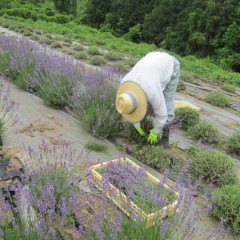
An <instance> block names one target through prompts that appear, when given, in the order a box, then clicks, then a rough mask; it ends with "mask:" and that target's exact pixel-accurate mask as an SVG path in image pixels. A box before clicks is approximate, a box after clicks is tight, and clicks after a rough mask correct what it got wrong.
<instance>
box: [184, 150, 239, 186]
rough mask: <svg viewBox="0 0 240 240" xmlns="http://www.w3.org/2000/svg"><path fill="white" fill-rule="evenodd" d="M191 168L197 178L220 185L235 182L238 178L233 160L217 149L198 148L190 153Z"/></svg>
mask: <svg viewBox="0 0 240 240" xmlns="http://www.w3.org/2000/svg"><path fill="white" fill-rule="evenodd" d="M190 158H191V161H190V166H189V169H190V171H191V172H192V173H193V175H194V176H195V177H197V178H203V179H204V180H206V181H207V182H210V183H214V184H216V185H218V186H222V185H225V184H230V183H233V182H234V181H235V179H236V173H235V169H234V163H233V161H232V160H231V159H230V158H228V157H227V156H226V155H224V154H223V153H221V152H218V151H216V150H212V151H210V150H200V149H199V150H198V151H195V152H193V153H190Z"/></svg>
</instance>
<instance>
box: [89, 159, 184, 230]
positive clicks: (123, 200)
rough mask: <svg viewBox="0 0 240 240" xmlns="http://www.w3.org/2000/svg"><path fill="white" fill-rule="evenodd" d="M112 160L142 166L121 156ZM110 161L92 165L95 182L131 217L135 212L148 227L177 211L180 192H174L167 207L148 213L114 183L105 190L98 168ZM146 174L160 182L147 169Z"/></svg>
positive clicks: (136, 166)
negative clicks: (171, 200)
mask: <svg viewBox="0 0 240 240" xmlns="http://www.w3.org/2000/svg"><path fill="white" fill-rule="evenodd" d="M111 161H113V162H116V161H121V162H125V163H128V164H131V165H133V166H134V167H135V168H137V169H140V166H139V165H137V164H136V163H134V162H133V161H131V160H130V159H129V158H125V159H123V158H120V159H114V160H111ZM108 163H109V161H108V162H104V163H102V164H97V165H95V166H93V167H92V169H91V173H92V177H93V183H94V185H95V186H96V187H97V188H98V189H99V190H101V191H104V192H105V194H106V196H107V197H108V198H109V199H110V200H111V201H113V202H114V203H115V204H116V205H117V206H118V207H119V208H120V209H121V210H122V211H123V212H124V213H125V214H127V215H128V216H129V217H131V218H132V214H131V213H133V212H134V213H135V215H136V216H138V217H140V219H142V220H143V221H145V223H146V226H147V227H150V226H152V225H154V224H155V223H157V222H159V220H160V219H162V218H164V217H166V216H171V215H173V214H174V213H175V212H176V210H177V209H176V206H177V203H178V198H179V193H178V192H173V193H172V194H173V196H174V201H173V202H172V203H171V204H169V205H166V206H165V207H163V208H162V209H161V210H159V211H157V212H153V213H150V214H147V213H146V212H144V211H143V210H142V209H140V208H139V207H138V206H137V205H136V204H135V203H134V202H132V201H130V202H129V200H127V197H126V195H125V194H124V193H123V192H122V191H121V190H119V189H118V188H116V187H115V186H114V185H112V184H111V183H109V184H108V186H107V189H105V188H104V190H103V189H102V180H103V178H102V175H100V174H99V173H98V172H97V171H96V170H97V169H100V168H102V167H104V166H106V165H107V164H108ZM146 175H147V178H148V179H149V180H150V181H151V182H153V183H157V184H158V183H159V182H160V180H159V179H157V178H155V177H154V176H153V175H152V174H150V173H149V172H147V171H146ZM163 187H164V188H165V189H169V190H170V187H169V186H167V185H166V184H164V185H163ZM112 192H114V194H112Z"/></svg>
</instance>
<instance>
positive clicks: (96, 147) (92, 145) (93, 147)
mask: <svg viewBox="0 0 240 240" xmlns="http://www.w3.org/2000/svg"><path fill="white" fill-rule="evenodd" d="M85 148H87V149H88V150H90V151H94V152H103V153H106V152H107V149H108V147H107V146H106V145H103V144H99V143H96V142H93V141H89V142H88V143H86V144H85Z"/></svg>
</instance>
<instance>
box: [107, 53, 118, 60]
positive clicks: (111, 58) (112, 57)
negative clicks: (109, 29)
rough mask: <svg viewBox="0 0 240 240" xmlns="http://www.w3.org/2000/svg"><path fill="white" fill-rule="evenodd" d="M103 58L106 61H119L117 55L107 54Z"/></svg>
mask: <svg viewBox="0 0 240 240" xmlns="http://www.w3.org/2000/svg"><path fill="white" fill-rule="evenodd" d="M104 58H105V59H107V60H111V61H116V60H119V59H120V58H121V57H120V56H119V54H118V53H115V52H108V53H106V54H105V56H104Z"/></svg>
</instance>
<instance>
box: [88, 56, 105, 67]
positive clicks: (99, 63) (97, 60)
mask: <svg viewBox="0 0 240 240" xmlns="http://www.w3.org/2000/svg"><path fill="white" fill-rule="evenodd" d="M106 63H107V62H106V60H105V59H104V58H103V57H101V56H95V57H93V58H91V60H90V64H92V65H95V66H102V65H104V64H106Z"/></svg>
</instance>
